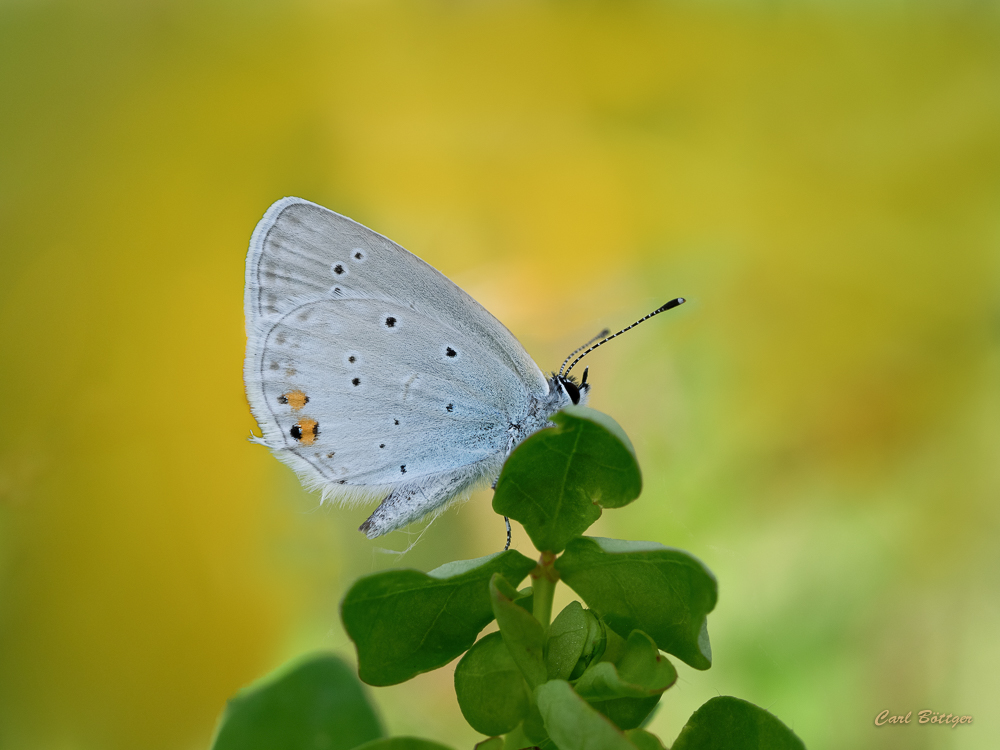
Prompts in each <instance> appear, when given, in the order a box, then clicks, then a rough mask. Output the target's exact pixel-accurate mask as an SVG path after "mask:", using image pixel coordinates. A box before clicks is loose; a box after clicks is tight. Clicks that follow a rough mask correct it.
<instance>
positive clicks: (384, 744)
mask: <svg viewBox="0 0 1000 750" xmlns="http://www.w3.org/2000/svg"><path fill="white" fill-rule="evenodd" d="M276 747H284V746H282V745H277V746H276ZM354 750H452V748H450V747H448V746H447V745H442V744H441V743H439V742H432V741H431V740H422V739H420V738H419V737H388V738H386V739H384V740H373V741H372V742H366V743H365V744H363V745H358V746H357V747H356V748H354Z"/></svg>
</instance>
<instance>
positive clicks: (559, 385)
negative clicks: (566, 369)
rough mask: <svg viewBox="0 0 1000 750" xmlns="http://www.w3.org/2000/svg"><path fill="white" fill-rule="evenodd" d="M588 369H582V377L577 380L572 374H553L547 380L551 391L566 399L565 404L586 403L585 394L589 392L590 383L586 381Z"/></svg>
mask: <svg viewBox="0 0 1000 750" xmlns="http://www.w3.org/2000/svg"><path fill="white" fill-rule="evenodd" d="M588 369H589V368H588ZM588 369H584V371H583V378H582V379H581V380H579V381H577V379H576V378H574V377H573V376H572V375H553V376H552V378H551V379H550V380H549V385H550V387H551V388H552V391H553V392H554V393H556V394H557V395H558V396H560V397H561V399H562V400H565V401H566V403H565V404H564V405H565V406H569V405H570V404H572V405H573V406H577V405H578V404H584V405H585V404H586V403H587V396H588V395H589V394H590V383H588V382H587V372H588Z"/></svg>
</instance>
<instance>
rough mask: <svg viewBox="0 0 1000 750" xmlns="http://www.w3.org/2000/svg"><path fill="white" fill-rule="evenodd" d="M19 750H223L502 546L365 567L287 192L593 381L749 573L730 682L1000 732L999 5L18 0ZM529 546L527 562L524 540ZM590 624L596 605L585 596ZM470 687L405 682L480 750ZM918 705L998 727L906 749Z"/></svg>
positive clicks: (863, 732) (702, 526)
mask: <svg viewBox="0 0 1000 750" xmlns="http://www.w3.org/2000/svg"><path fill="white" fill-rule="evenodd" d="M0 102H2V104H0V253H2V256H0V260H2V266H0V269H2V270H0V353H2V368H0V387H2V390H0V393H2V397H0V435H2V446H0V746H2V747H3V748H18V749H20V748H27V749H29V750H34V749H36V748H37V749H39V750H42V749H44V750H49V749H51V750H126V749H131V748H145V749H149V750H161V749H162V750H168V749H169V750H174V749H183V750H187V749H194V748H205V747H206V746H207V743H208V742H209V740H210V737H211V733H212V730H213V726H214V723H215V720H216V717H217V715H218V714H219V712H220V711H221V709H222V707H223V705H224V702H225V700H226V698H227V697H229V696H230V695H231V694H233V693H234V692H235V691H236V690H237V689H238V688H239V687H241V686H242V685H245V684H246V683H248V682H250V681H252V680H254V679H256V678H257V677H259V676H261V675H262V674H264V673H266V672H268V671H270V670H271V669H273V668H275V667H276V666H278V665H279V664H281V663H282V662H284V661H285V660H286V659H289V658H292V657H295V656H297V655H301V654H304V653H308V652H309V651H312V650H315V649H332V650H335V651H337V652H339V653H341V654H344V655H345V656H348V657H349V658H353V652H352V648H351V645H350V642H349V641H348V640H347V639H346V637H345V636H344V634H343V631H342V629H341V627H340V624H339V620H338V617H337V605H338V601H339V599H340V597H341V596H342V594H343V592H344V590H345V588H346V587H347V586H348V585H350V583H351V581H353V580H354V579H355V578H356V577H357V576H358V575H361V574H365V573H369V572H371V571H373V570H381V569H384V568H386V567H389V566H393V565H411V566H415V567H419V568H422V569H424V570H427V569H430V568H432V567H435V566H436V565H438V564H440V563H443V562H446V561H448V560H452V559H456V558H469V557H477V556H480V555H485V554H488V553H491V552H495V551H497V550H498V549H499V548H500V547H501V546H502V544H503V522H502V521H501V520H500V519H499V518H498V517H496V516H495V515H493V513H492V511H491V510H490V508H489V496H490V493H489V492H485V493H481V494H480V495H478V496H476V497H475V498H473V500H472V501H471V502H470V503H469V504H467V505H465V506H463V507H462V508H461V509H460V510H458V511H454V510H453V511H450V512H449V513H447V514H446V515H445V516H444V517H442V518H441V519H440V520H439V521H438V522H437V523H435V524H434V525H432V526H431V527H430V528H429V529H428V530H427V531H426V533H425V534H424V536H423V538H422V540H421V541H420V543H419V544H418V545H417V546H416V547H415V548H414V549H413V551H412V552H410V553H408V554H407V555H405V556H404V557H403V558H401V559H399V558H398V557H397V556H396V555H393V554H390V553H386V552H382V551H379V549H380V548H392V549H395V550H401V549H403V548H405V547H406V545H407V544H408V543H409V542H410V541H411V540H412V538H413V537H412V536H407V535H405V534H402V533H397V534H395V535H392V536H390V537H388V538H386V539H382V540H377V541H376V542H375V543H372V542H369V541H367V540H366V539H365V538H364V537H362V536H361V535H360V534H359V533H358V532H357V531H356V529H357V526H358V525H359V523H360V522H361V521H362V520H363V519H364V518H365V517H366V515H367V513H368V510H370V509H357V510H350V511H347V510H342V509H331V508H319V509H317V507H316V506H317V497H316V496H315V495H309V494H307V493H305V492H303V491H302V490H301V489H300V488H299V486H298V482H297V481H296V479H295V478H294V476H293V475H292V474H291V472H290V471H289V470H287V469H286V468H285V467H284V466H283V465H281V464H280V463H279V462H278V461H277V460H276V459H275V458H273V457H272V456H271V455H270V454H269V453H268V452H267V451H266V450H265V449H263V448H260V447H257V446H253V445H250V444H249V443H247V442H246V439H245V438H246V436H247V434H248V433H249V431H250V430H251V429H255V425H254V422H253V420H252V418H251V417H250V414H249V410H248V408H247V405H246V402H245V399H244V396H243V390H242V381H241V367H242V358H243V346H244V334H243V312H242V296H243V265H244V259H245V253H246V248H247V243H248V240H249V237H250V233H251V231H252V230H253V227H254V225H255V223H256V222H257V221H258V219H259V218H260V217H261V215H262V214H263V213H264V210H265V209H266V208H267V207H268V205H270V203H271V202H272V201H274V200H276V199H278V198H280V197H282V196H285V195H298V196H302V197H305V198H308V199H310V200H314V201H317V202H319V203H322V204H324V205H326V206H329V207H330V208H332V209H334V210H336V211H339V212H341V213H345V214H347V215H348V216H351V217H353V218H355V219H357V220H359V221H361V222H362V223H364V224H366V225H368V226H370V227H372V228H374V229H375V230H376V231H379V232H381V233H383V234H386V235H387V236H389V237H391V238H393V239H394V240H396V241H397V242H399V243H400V244H402V245H403V246H405V247H407V248H408V249H410V250H411V251H413V252H415V253H417V254H418V255H420V256H421V257H423V258H424V259H425V260H427V261H428V262H429V263H431V264H432V265H434V266H435V267H437V268H438V269H440V270H441V271H442V272H444V273H445V274H446V275H448V276H449V277H450V278H452V279H453V280H454V281H456V282H457V283H459V284H460V285H462V286H463V287H464V288H465V289H466V290H468V291H469V292H470V293H471V294H473V296H475V297H477V298H478V299H479V300H480V301H481V302H483V304H484V305H486V307H487V308H489V309H490V310H491V311H493V312H494V314H496V315H497V316H498V317H499V318H500V319H501V320H503V321H504V322H505V323H506V324H507V325H508V327H510V328H511V329H512V330H513V331H514V333H515V334H516V335H517V336H518V337H519V338H520V339H521V341H522V342H523V343H524V344H525V346H526V347H527V349H528V350H529V352H531V353H532V355H533V356H534V357H535V359H536V360H537V361H538V363H539V365H540V366H541V367H542V368H543V369H547V370H548V369H553V368H557V367H558V365H559V362H561V360H562V358H563V357H564V356H565V355H566V354H567V353H568V352H569V351H570V350H571V349H572V348H574V347H575V346H577V345H578V344H580V343H582V342H583V341H584V340H586V339H587V338H589V337H590V336H592V335H593V334H594V333H596V332H597V331H598V330H600V329H601V328H603V327H604V326H610V327H618V326H621V325H625V324H627V323H629V322H631V321H632V320H633V319H635V318H637V317H639V316H641V315H643V314H645V313H646V312H648V311H649V310H651V309H652V308H654V307H655V306H657V305H658V304H660V303H662V302H664V301H665V300H667V299H669V298H671V297H673V296H677V295H683V296H686V297H688V298H689V300H690V302H689V304H688V305H686V306H685V307H683V308H681V309H679V310H677V311H674V312H671V313H669V314H668V315H664V316H662V317H660V318H657V320H656V321H651V322H649V323H647V324H645V325H644V326H643V327H641V328H640V329H638V330H637V331H634V332H632V333H630V334H629V335H628V336H626V337H623V338H622V339H620V340H618V341H616V342H615V343H614V344H611V345H609V346H607V347H605V348H603V349H602V350H601V351H600V352H598V353H595V354H594V355H592V356H591V357H590V358H589V365H590V375H591V380H592V381H593V383H594V390H593V398H592V402H591V404H592V405H593V406H595V407H596V408H598V409H601V410H603V411H605V412H607V413H609V414H611V415H612V416H613V417H615V419H617V420H618V422H619V423H620V424H621V425H622V426H623V427H624V428H625V430H626V431H627V432H628V433H629V435H630V436H631V437H632V439H633V441H634V443H635V445H636V449H637V451H638V454H639V458H640V463H641V465H642V466H643V469H644V474H645V482H646V488H645V491H644V494H643V497H642V498H640V499H639V500H638V501H637V502H636V503H634V504H633V505H631V506H629V507H628V508H626V509H623V510H619V511H612V512H608V513H606V514H605V516H604V518H603V519H601V521H600V522H599V523H598V525H597V526H596V527H595V529H593V530H592V533H598V534H600V535H604V536H617V537H623V538H632V539H653V540H656V541H660V542H663V543H665V544H668V545H672V546H677V547H682V548H684V549H687V550H689V551H690V552H692V553H693V554H695V555H696V556H698V557H700V558H701V559H703V560H704V561H705V562H706V563H707V564H708V565H709V567H711V568H712V569H713V571H714V572H715V573H716V575H717V576H718V578H719V584H720V599H719V606H718V608H717V610H716V611H715V612H714V613H713V614H712V615H711V616H710V618H709V628H710V632H711V635H712V643H713V650H714V653H715V666H714V667H713V668H712V669H711V670H710V671H708V672H696V671H694V670H691V669H687V668H686V667H683V666H681V679H680V682H679V684H678V685H677V686H676V687H675V688H673V689H672V690H670V691H669V692H668V693H667V694H666V695H665V697H664V700H663V701H662V703H661V710H660V712H659V714H658V715H657V716H656V718H655V720H654V722H653V724H652V729H653V731H655V732H657V733H658V734H660V736H662V737H663V739H664V740H665V741H666V742H667V743H670V742H672V741H673V739H674V737H675V736H676V734H677V732H678V731H679V729H680V727H681V726H682V725H683V723H684V721H685V720H686V719H687V717H688V716H689V715H690V713H691V712H692V711H693V710H694V709H695V708H696V707H697V706H699V705H700V704H701V703H703V702H704V701H705V700H707V699H709V698H711V697H713V696H715V695H718V694H730V695H736V696H739V697H742V698H745V699H748V700H751V701H753V702H755V703H757V704H758V705H761V706H764V707H766V708H768V709H769V710H771V711H772V712H773V713H775V714H776V715H777V716H778V717H779V718H781V719H782V720H783V721H784V722H785V723H786V724H788V725H789V726H790V727H792V728H793V729H794V730H795V731H796V732H797V733H798V734H799V735H800V736H801V737H802V738H803V739H804V741H805V742H806V744H807V746H808V747H810V748H812V749H813V750H821V749H823V748H844V747H850V748H907V749H908V750H910V749H913V748H916V749H920V748H963V749H964V748H995V747H998V746H1000V724H998V722H1000V719H998V716H997V713H996V707H997V700H998V698H1000V645H998V640H997V633H1000V545H998V544H997V533H998V530H1000V529H998V527H1000V524H998V516H1000V504H998V502H997V499H998V494H1000V455H998V454H1000V398H998V383H1000V379H998V376H1000V252H998V250H1000V11H998V9H997V6H996V4H994V3H987V2H981V3H976V2H950V1H948V0H940V2H933V1H932V0H928V1H927V2H871V3H862V2H856V3H845V4H837V3H824V2H820V1H819V0H816V1H815V2H807V1H804V0H803V1H800V2H793V1H792V0H788V1H787V2H759V3H757V2H749V1H747V2H723V1H721V0H720V1H717V2H710V3H705V4H701V3H695V2H651V1H642V0H636V1H634V2H583V3H569V2H554V1H553V2H528V1H527V0H496V1H494V2H472V1H460V0H451V1H447V2H446V1H443V0H432V1H430V2H401V1H388V0H387V1H377V2H360V1H356V2H340V3H318V2H301V3H278V2H270V1H268V0H256V1H255V2H219V1H218V0H215V1H213V2H209V3H194V2H145V3H119V2H91V3H86V4H76V3H65V2H42V1H40V0H34V1H33V0H14V1H8V2H4V3H2V4H0ZM515 546H517V547H518V548H520V549H521V550H522V551H525V552H526V553H529V554H530V553H531V550H530V545H529V543H528V542H527V540H526V539H525V537H524V534H523V532H519V530H518V529H515ZM562 594H563V598H564V600H566V596H567V594H566V592H565V589H563V592H562ZM453 669H454V665H451V666H449V667H448V668H445V669H442V670H440V671H439V672H437V673H433V674H429V675H424V676H422V677H419V678H417V679H415V680H413V681H412V682H410V683H406V684H404V685H401V686H397V687H392V688H384V689H378V690H373V691H371V693H372V694H373V695H374V698H375V700H376V702H377V703H378V705H379V706H380V708H381V710H382V712H383V716H384V718H385V721H386V723H387V725H388V727H389V729H390V730H391V731H392V732H393V733H396V734H400V733H413V734H420V735H423V736H427V737H430V738H433V739H437V740H439V741H443V742H448V743H451V744H453V745H454V746H455V747H457V748H468V747H471V745H472V743H473V742H475V741H476V740H477V738H478V735H476V734H475V733H474V732H473V731H472V730H471V729H469V728H468V727H467V726H465V725H464V722H463V721H462V718H461V715H460V713H459V711H458V708H457V706H456V704H455V700H454V694H453V691H452V686H451V679H452V671H453ZM925 708H929V709H932V710H934V711H940V712H944V713H960V714H971V715H973V716H974V721H975V723H974V724H973V725H971V726H963V727H959V728H956V729H954V730H952V729H946V728H943V727H937V726H935V727H928V726H923V727H920V726H917V725H916V724H912V725H910V726H905V727H891V726H884V727H881V728H876V727H875V726H874V723H873V719H874V717H875V715H876V714H877V713H878V712H879V711H881V710H883V709H889V710H890V711H892V712H893V713H897V712H898V713H905V712H906V711H911V710H912V711H914V712H916V711H919V710H921V709H925Z"/></svg>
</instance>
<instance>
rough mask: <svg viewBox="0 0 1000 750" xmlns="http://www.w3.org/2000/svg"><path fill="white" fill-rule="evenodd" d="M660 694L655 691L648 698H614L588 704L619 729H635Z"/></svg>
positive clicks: (642, 721)
mask: <svg viewBox="0 0 1000 750" xmlns="http://www.w3.org/2000/svg"><path fill="white" fill-rule="evenodd" d="M662 696H663V694H662V693H657V694H656V695H651V696H650V697H648V698H614V699H612V700H609V701H595V702H593V703H591V704H590V705H591V706H593V707H594V708H595V709H596V710H597V711H600V712H601V713H602V714H604V715H605V716H607V717H608V718H609V719H610V720H611V722H612V723H613V724H614V725H615V726H616V727H618V728H619V729H635V728H636V727H641V726H643V725H644V724H645V723H646V722H647V720H648V718H649V715H650V714H651V713H652V712H653V709H654V708H656V705H657V703H659V701H660V698H661V697H662Z"/></svg>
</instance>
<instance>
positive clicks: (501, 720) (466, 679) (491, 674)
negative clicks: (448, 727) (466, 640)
mask: <svg viewBox="0 0 1000 750" xmlns="http://www.w3.org/2000/svg"><path fill="white" fill-rule="evenodd" d="M455 695H456V696H458V707H459V708H460V709H461V710H462V716H464V717H465V720H466V721H467V722H469V726H471V727H472V728H473V729H475V730H476V731H477V732H480V733H481V734H487V735H492V734H506V733H507V732H510V731H512V730H513V729H514V728H515V727H516V726H517V725H518V724H520V723H521V722H522V721H523V720H524V718H525V717H526V716H527V715H528V704H529V702H530V700H531V695H530V693H529V691H528V686H527V685H526V684H525V682H524V676H523V675H522V674H521V670H520V668H519V667H518V666H517V664H516V663H515V661H514V658H513V657H512V656H511V655H510V651H509V650H508V648H507V646H506V645H505V644H504V642H503V637H502V636H501V635H500V633H490V634H488V635H486V636H483V637H482V638H480V639H479V640H478V641H477V642H476V644H475V645H474V646H473V647H472V648H470V649H469V650H468V651H467V652H466V653H465V656H463V657H462V660H461V661H460V662H459V663H458V666H457V667H455Z"/></svg>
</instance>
